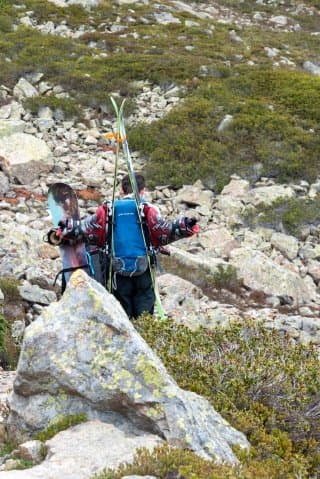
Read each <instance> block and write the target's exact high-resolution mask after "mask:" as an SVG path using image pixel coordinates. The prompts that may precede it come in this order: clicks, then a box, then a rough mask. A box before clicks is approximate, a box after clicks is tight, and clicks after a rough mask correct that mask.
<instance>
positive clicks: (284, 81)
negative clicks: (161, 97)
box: [129, 66, 320, 190]
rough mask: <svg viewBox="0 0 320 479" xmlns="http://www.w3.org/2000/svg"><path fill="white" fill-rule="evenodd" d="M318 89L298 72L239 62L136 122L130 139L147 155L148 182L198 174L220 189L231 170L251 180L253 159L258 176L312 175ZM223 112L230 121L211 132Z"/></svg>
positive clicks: (175, 181) (179, 180) (188, 179)
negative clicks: (155, 115)
mask: <svg viewBox="0 0 320 479" xmlns="http://www.w3.org/2000/svg"><path fill="white" fill-rule="evenodd" d="M319 87H320V80H319V79H314V78H311V77H310V76H308V75H306V74H301V73H292V72H286V71H272V70H266V69H256V70H252V69H250V68H248V67H244V66H241V67H238V68H237V75H232V76H229V77H227V78H224V79H219V80H214V79H210V81H209V80H208V81H206V82H203V85H202V86H200V87H199V88H198V89H197V90H196V91H195V92H194V93H193V94H191V95H189V96H188V97H186V98H185V100H184V102H183V104H180V105H179V106H178V107H177V108H175V109H174V110H172V111H171V112H170V113H169V114H168V115H167V116H166V117H165V118H163V119H161V120H160V121H158V122H157V123H154V124H151V125H144V124H142V125H137V126H136V127H135V128H133V129H132V130H131V132H130V134H129V140H130V144H131V146H132V147H133V148H134V149H138V150H140V151H141V152H142V153H144V154H145V155H147V156H148V157H149V158H150V160H149V162H148V164H147V166H146V169H145V173H146V175H147V176H148V177H149V179H150V180H151V182H152V183H153V184H155V183H157V184H159V183H161V184H170V185H171V186H173V187H180V186H182V185H183V184H185V183H193V182H194V181H196V180H197V179H198V178H201V179H202V181H203V182H204V183H205V184H207V185H209V186H212V185H216V189H217V190H221V188H222V187H223V186H224V185H225V184H226V183H227V182H228V181H229V178H230V175H231V174H233V173H237V174H239V175H240V176H244V177H247V178H249V179H252V180H255V179H257V176H256V175H257V173H256V165H257V164H261V165H262V171H261V172H260V175H263V176H271V177H275V178H278V179H279V180H280V181H288V180H297V179H302V178H303V179H307V180H314V179H315V178H316V177H317V175H318V166H319V165H318V161H319V159H318V151H319V147H320V140H319V135H317V134H316V132H317V131H318V123H319V118H320V117H319V111H320V110H319V108H318V101H319ZM226 114H229V115H232V116H233V121H232V122H231V123H230V124H229V125H228V127H226V128H225V129H224V130H223V131H218V127H219V125H220V123H221V121H222V120H223V118H224V117H225V115H226ZM181 165H183V166H182V167H181ZM258 177H259V176H258Z"/></svg>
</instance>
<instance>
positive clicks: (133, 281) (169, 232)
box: [66, 173, 199, 319]
mask: <svg viewBox="0 0 320 479" xmlns="http://www.w3.org/2000/svg"><path fill="white" fill-rule="evenodd" d="M135 180H136V185H137V188H138V191H139V196H140V203H139V204H137V201H136V198H135V196H134V194H133V190H132V184H131V180H130V177H129V175H125V176H124V177H123V178H122V182H121V199H118V200H115V201H114V204H113V205H112V204H111V202H106V203H104V204H103V205H100V206H99V207H98V209H97V211H96V213H95V214H94V215H92V216H90V217H88V218H86V219H85V220H83V221H81V224H80V225H68V228H67V230H66V234H68V236H72V235H73V232H74V231H76V232H77V234H79V231H80V232H81V234H85V235H87V236H88V238H89V242H90V245H91V248H92V245H94V244H95V245H96V246H97V249H96V251H98V250H99V249H100V248H104V247H105V245H106V244H108V243H109V244H108V257H109V259H110V261H111V265H110V266H109V268H110V273H111V274H110V281H109V290H111V292H112V293H113V294H114V296H115V297H116V298H117V299H118V301H119V302H120V304H121V305H122V307H123V308H124V310H125V312H126V313H127V315H128V317H130V318H132V319H135V318H137V317H138V316H140V315H141V314H142V313H145V312H147V313H150V314H153V312H154V305H155V291H154V279H153V270H152V268H153V267H154V265H155V264H156V254H157V253H158V252H163V253H165V254H169V253H168V252H167V251H166V250H165V248H164V246H166V245H168V244H169V243H172V242H174V241H177V240H179V239H181V238H184V237H189V236H193V235H194V234H197V233H199V226H198V224H197V220H196V219H195V218H189V217H183V218H179V219H175V220H173V221H168V220H167V219H165V218H163V217H162V216H161V214H160V211H159V209H158V208H157V207H156V206H155V205H153V204H152V203H149V202H147V201H146V200H145V199H144V194H145V179H144V177H143V175H142V174H141V173H135ZM139 212H140V213H139ZM70 227H71V228H70ZM96 251H95V252H96ZM109 264H110V263H109Z"/></svg>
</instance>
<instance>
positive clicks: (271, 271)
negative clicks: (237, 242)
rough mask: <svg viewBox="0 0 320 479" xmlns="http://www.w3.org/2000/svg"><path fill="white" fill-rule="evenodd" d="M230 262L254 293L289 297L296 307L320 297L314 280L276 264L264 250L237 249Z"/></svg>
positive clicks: (231, 255)
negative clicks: (260, 292) (259, 292)
mask: <svg viewBox="0 0 320 479" xmlns="http://www.w3.org/2000/svg"><path fill="white" fill-rule="evenodd" d="M230 263H231V264H232V265H233V266H234V267H235V268H236V270H237V272H238V274H239V276H240V277H241V278H242V280H243V283H244V285H245V286H247V287H248V288H250V289H252V290H254V291H262V292H263V293H265V294H266V295H270V296H279V297H280V296H283V297H289V298H291V300H292V302H293V303H294V304H295V305H302V304H305V303H311V302H312V301H313V300H316V298H317V290H316V285H315V284H314V283H313V282H312V281H308V280H307V279H306V278H301V277H300V276H299V275H298V274H297V273H295V272H293V271H290V270H289V269H286V268H285V267H283V266H282V265H279V264H277V263H276V262H275V261H273V260H272V259H270V258H269V257H268V256H267V255H265V254H264V253H262V252H261V251H257V250H253V249H251V248H248V247H241V248H237V249H234V250H233V251H232V252H231V254H230Z"/></svg>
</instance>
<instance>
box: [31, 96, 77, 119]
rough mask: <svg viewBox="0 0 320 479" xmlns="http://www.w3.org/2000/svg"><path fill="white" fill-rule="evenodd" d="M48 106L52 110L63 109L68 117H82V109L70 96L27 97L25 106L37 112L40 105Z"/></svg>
mask: <svg viewBox="0 0 320 479" xmlns="http://www.w3.org/2000/svg"><path fill="white" fill-rule="evenodd" d="M44 106H47V107H49V108H51V110H53V111H55V110H62V111H63V112H64V113H65V116H66V118H81V115H82V110H81V108H80V107H79V106H78V105H76V104H75V102H74V101H73V100H72V99H70V98H58V97H56V96H37V97H32V98H27V99H26V100H25V101H24V107H25V108H27V109H29V110H30V111H31V112H32V113H34V114H37V113H38V110H39V108H40V107H44Z"/></svg>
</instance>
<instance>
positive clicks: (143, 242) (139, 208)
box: [105, 97, 166, 320]
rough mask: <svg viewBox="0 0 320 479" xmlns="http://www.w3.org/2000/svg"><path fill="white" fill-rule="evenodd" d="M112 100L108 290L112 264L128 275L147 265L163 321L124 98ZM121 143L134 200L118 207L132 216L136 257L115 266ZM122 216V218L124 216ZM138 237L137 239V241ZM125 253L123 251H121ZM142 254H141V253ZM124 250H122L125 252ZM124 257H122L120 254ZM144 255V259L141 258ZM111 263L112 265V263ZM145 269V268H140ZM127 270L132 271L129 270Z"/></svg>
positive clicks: (122, 202)
mask: <svg viewBox="0 0 320 479" xmlns="http://www.w3.org/2000/svg"><path fill="white" fill-rule="evenodd" d="M110 99H111V103H112V105H113V108H114V111H115V113H116V117H117V132H116V133H112V134H107V135H105V137H106V138H113V139H114V140H115V141H116V143H117V148H116V161H115V163H116V164H115V175H114V188H113V201H112V225H111V262H110V263H111V264H110V276H109V291H111V289H112V280H111V275H112V272H111V270H112V268H113V267H114V268H115V270H117V267H118V268H120V270H121V271H122V274H123V273H125V272H126V270H128V271H127V273H128V275H129V276H130V274H131V275H133V274H142V272H144V271H146V270H147V268H149V271H150V276H151V281H152V288H153V291H154V295H155V299H156V307H157V311H158V314H159V317H160V318H161V319H162V320H164V319H165V318H166V317H165V313H164V310H163V308H162V305H161V301H160V297H159V293H158V291H157V287H156V282H155V275H154V269H153V268H152V263H153V261H154V254H153V253H152V252H151V242H150V240H149V235H148V232H147V230H146V228H145V227H144V223H145V222H144V218H143V202H142V200H141V198H140V194H139V190H138V186H137V182H136V177H135V173H134V169H133V164H132V159H131V154H130V150H129V145H128V140H127V136H126V130H125V124H124V119H123V108H124V104H125V100H123V101H122V103H121V105H120V108H119V107H118V105H117V103H116V101H115V99H114V98H113V97H110ZM120 145H122V149H123V153H124V157H125V159H126V163H127V169H128V175H129V179H130V183H131V188H132V191H133V195H134V199H133V200H131V205H129V203H127V201H129V200H121V205H122V204H123V205H122V206H121V208H123V209H128V211H127V213H129V214H130V215H131V221H132V224H133V222H135V226H134V229H133V230H135V232H136V234H135V238H136V245H135V248H136V251H135V253H139V254H137V256H135V260H134V261H133V262H131V264H130V258H127V257H125V256H124V258H125V260H123V261H122V263H121V264H120V263H118V265H117V258H118V257H119V255H117V252H118V250H117V251H116V250H115V235H117V231H118V232H119V233H120V230H119V228H120V229H121V228H122V227H123V226H121V224H122V221H121V219H120V218H121V216H119V215H118V213H119V211H117V210H118V208H120V206H118V203H119V204H120V201H119V202H116V201H115V182H116V173H117V168H118V166H117V163H118V160H119V150H120ZM129 209H131V212H129ZM123 218H124V217H123ZM115 219H116V220H117V222H118V224H117V225H116V224H115ZM124 223H125V222H124ZM137 228H139V229H140V232H139V234H137ZM128 233H129V228H128V226H127V227H126V235H124V236H127V237H128ZM138 237H139V238H140V239H139V240H138ZM122 246H123V247H124V250H125V249H127V248H128V243H126V245H122ZM123 252H124V251H123ZM141 253H143V254H141ZM125 254H126V253H125V252H124V255H125ZM122 258H123V257H122ZM132 258H134V255H132ZM142 258H143V259H142ZM144 261H146V264H145V265H144V264H143V262H144ZM112 264H113V266H112ZM143 268H144V271H142V270H143ZM130 269H132V271H131V272H130Z"/></svg>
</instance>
